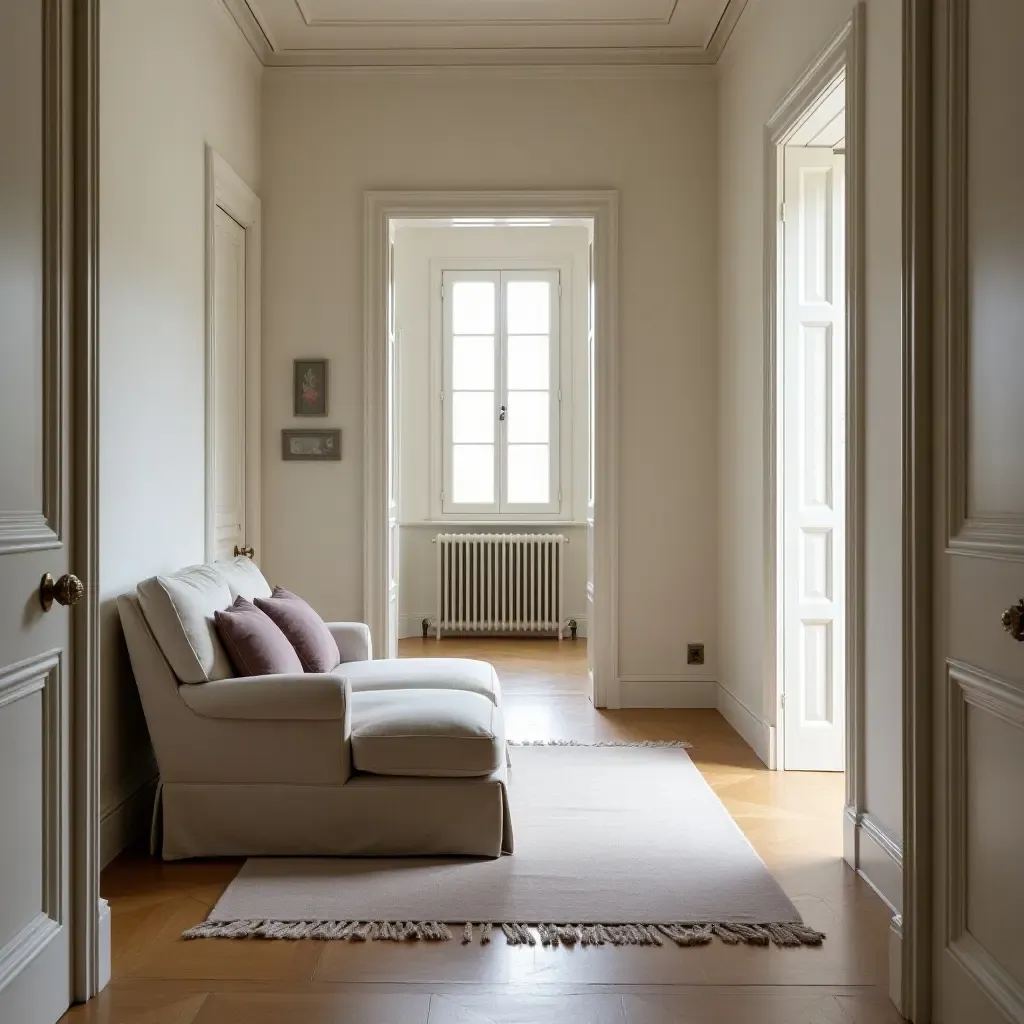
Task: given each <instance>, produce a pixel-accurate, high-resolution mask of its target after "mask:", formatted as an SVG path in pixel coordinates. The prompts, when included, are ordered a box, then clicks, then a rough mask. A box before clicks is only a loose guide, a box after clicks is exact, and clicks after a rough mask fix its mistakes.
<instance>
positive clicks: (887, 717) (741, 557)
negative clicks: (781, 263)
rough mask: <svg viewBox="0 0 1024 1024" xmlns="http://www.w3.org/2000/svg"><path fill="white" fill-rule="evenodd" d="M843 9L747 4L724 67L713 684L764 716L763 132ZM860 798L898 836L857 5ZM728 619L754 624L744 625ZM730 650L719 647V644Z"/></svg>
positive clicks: (889, 423)
mask: <svg viewBox="0 0 1024 1024" xmlns="http://www.w3.org/2000/svg"><path fill="white" fill-rule="evenodd" d="M851 7H852V4H851V3H850V0H750V3H749V4H748V6H747V7H746V9H745V10H744V13H743V16H742V17H741V18H740V20H739V24H738V25H737V27H736V31H735V32H734V34H733V36H732V39H731V40H730V41H729V44H728V46H727V47H726V50H725V53H724V55H723V57H722V59H721V61H720V62H719V66H718V67H719V76H720V77H719V118H720V121H719V166H720V167H721V181H720V190H719V230H720V250H719V253H720V263H719V267H720V273H719V282H718V288H719V347H718V351H719V408H718V425H719V467H720V469H719V492H718V501H719V513H720V516H721V522H720V529H719V552H718V554H719V567H718V575H719V591H718V600H719V623H720V627H721V630H722V634H721V638H720V661H719V682H720V684H721V685H722V686H723V687H724V688H725V689H727V690H728V691H729V692H730V693H731V694H732V695H733V696H735V697H736V698H737V699H738V700H739V701H741V702H742V703H743V704H745V705H746V706H747V708H748V709H749V710H750V711H751V712H752V713H753V714H754V715H755V716H757V717H758V718H761V719H762V720H763V721H764V722H767V723H769V724H774V708H773V707H769V706H767V702H766V701H765V697H764V690H763V681H764V664H763V657H764V622H765V603H764V592H765V580H764V572H763V566H764V525H763V491H762V487H763V447H762V445H763V387H764V385H763V368H764V367H763V359H762V355H763V345H764V308H763V296H764V283H763V236H764V226H763V223H764V222H763V211H762V204H763V189H764V182H763V174H764V156H763V152H764V150H763V147H764V125H765V122H766V121H767V120H768V118H769V116H770V115H771V113H772V110H773V109H774V107H775V106H776V105H777V104H778V102H779V101H780V100H781V99H782V98H783V96H784V95H785V93H786V92H787V91H788V89H789V88H790V87H791V86H792V85H793V84H794V83H795V82H796V80H797V78H798V77H799V76H800V74H801V73H802V72H803V71H804V69H805V68H806V67H807V66H808V65H809V64H810V62H811V61H812V60H813V59H814V57H815V56H816V55H817V54H818V53H819V52H820V51H821V50H822V49H823V48H824V46H825V45H826V44H827V43H828V41H829V39H830V38H831V37H832V35H833V34H834V33H835V32H836V31H837V30H838V29H839V28H840V26H841V25H842V24H843V22H844V21H845V20H846V19H847V18H848V17H849V15H850V11H851ZM867 7H868V9H867V103H866V107H867V140H866V155H867V181H866V193H867V214H866V261H865V262H866V295H867V308H866V324H865V344H866V360H865V362H866V410H865V412H866V416H865V425H866V445H865V463H866V475H867V482H866V509H865V542H866V549H865V558H866V594H865V612H866V620H865V643H866V650H865V683H866V737H867V740H866V742H867V759H866V760H867V768H866V776H867V777H866V805H867V809H868V811H869V812H870V813H871V814H872V815H873V816H874V817H875V818H876V819H877V820H878V821H879V822H880V823H881V824H882V825H883V826H884V827H885V828H886V829H888V830H889V831H891V832H892V833H893V834H895V835H896V836H898V835H899V834H900V833H901V831H902V794H901V785H900V771H901V672H902V667H901V658H902V650H901V626H900V618H901V611H900V609H901V523H900V516H901V510H900V509H901V507H900V501H901V499H900V491H901V478H900V473H901V470H900V459H901V455H900V440H899V439H900V436H901V404H900V403H901V352H900V339H901V306H900V279H901V278H900V273H901V205H900V204H901V127H902V126H901V122H900V90H901V45H902V44H901V20H900V18H901V11H900V5H899V4H897V3H894V2H892V0H871V2H869V3H868V5H867ZM735 622H744V623H747V624H749V627H750V628H748V629H744V630H742V631H739V630H736V629H734V628H732V624H733V623H735ZM726 641H728V642H726Z"/></svg>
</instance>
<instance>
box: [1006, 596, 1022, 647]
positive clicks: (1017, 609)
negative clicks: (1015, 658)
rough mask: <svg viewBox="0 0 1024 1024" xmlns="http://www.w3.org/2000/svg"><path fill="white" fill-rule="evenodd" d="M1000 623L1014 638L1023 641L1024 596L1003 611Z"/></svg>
mask: <svg viewBox="0 0 1024 1024" xmlns="http://www.w3.org/2000/svg"><path fill="white" fill-rule="evenodd" d="M1002 623H1003V629H1005V630H1006V632H1007V633H1009V634H1010V636H1012V637H1013V639H1014V640H1018V641H1020V642H1022V643H1024V598H1021V600H1019V601H1018V602H1017V603H1016V604H1015V605H1013V607H1011V608H1007V609H1006V611H1005V612H1003V618H1002Z"/></svg>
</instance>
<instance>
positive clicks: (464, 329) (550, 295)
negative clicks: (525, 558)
mask: <svg viewBox="0 0 1024 1024" xmlns="http://www.w3.org/2000/svg"><path fill="white" fill-rule="evenodd" d="M559 290H560V289H559V273H558V271H557V270H537V271H529V270H508V271H506V270H502V271H497V270H494V271H492V270H486V271H483V270H482V271H445V272H444V274H443V275H442V289H441V308H442V315H441V320H442V337H443V339H444V352H443V363H444V367H443V374H444V376H443V392H442V395H441V399H442V403H443V404H442V407H443V410H444V430H443V443H444V451H443V453H442V465H443V474H444V476H443V480H444V483H443V488H442V495H441V499H442V500H441V505H442V512H443V514H444V515H479V514H487V515H508V516H514V515H531V514H533V515H538V514H540V515H543V514H552V513H558V512H560V511H561V493H560V492H561V480H560V476H559V428H560V423H559V419H560V406H561V392H560V391H559V367H560V363H561V354H560V348H559V322H560V310H559V305H560V296H559Z"/></svg>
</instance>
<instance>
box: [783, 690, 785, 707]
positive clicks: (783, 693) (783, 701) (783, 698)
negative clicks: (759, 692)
mask: <svg viewBox="0 0 1024 1024" xmlns="http://www.w3.org/2000/svg"><path fill="white" fill-rule="evenodd" d="M782 706H783V707H785V706H786V692H785V690H783V692H782Z"/></svg>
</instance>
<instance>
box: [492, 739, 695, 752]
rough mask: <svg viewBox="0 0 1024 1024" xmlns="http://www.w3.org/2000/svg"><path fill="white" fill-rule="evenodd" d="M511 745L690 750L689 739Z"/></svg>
mask: <svg viewBox="0 0 1024 1024" xmlns="http://www.w3.org/2000/svg"><path fill="white" fill-rule="evenodd" d="M505 743H506V745H508V746H510V747H676V748H680V747H681V748H682V749H683V750H690V749H692V747H693V744H692V743H690V742H689V741H688V740H634V741H631V740H595V741H593V742H590V741H587V740H506V741H505Z"/></svg>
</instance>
